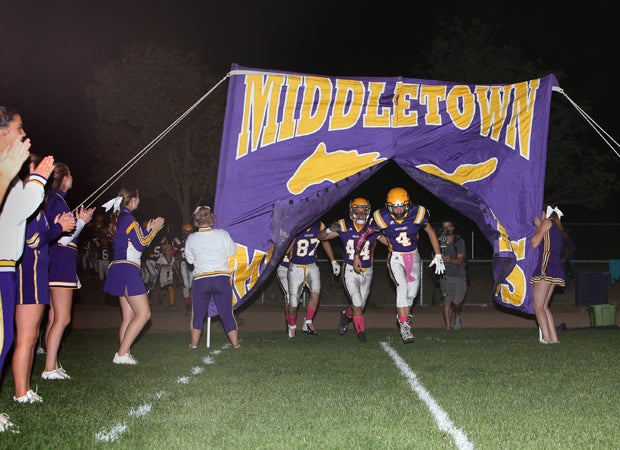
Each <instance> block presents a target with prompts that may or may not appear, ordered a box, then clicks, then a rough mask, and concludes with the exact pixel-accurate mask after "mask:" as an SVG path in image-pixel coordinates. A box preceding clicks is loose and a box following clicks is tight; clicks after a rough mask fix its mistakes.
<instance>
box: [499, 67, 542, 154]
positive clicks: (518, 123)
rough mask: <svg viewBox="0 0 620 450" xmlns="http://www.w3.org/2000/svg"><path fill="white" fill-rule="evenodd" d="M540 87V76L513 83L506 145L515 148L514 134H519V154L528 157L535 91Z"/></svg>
mask: <svg viewBox="0 0 620 450" xmlns="http://www.w3.org/2000/svg"><path fill="white" fill-rule="evenodd" d="M539 87H540V78H537V79H535V80H531V81H530V82H529V83H527V82H523V83H518V84H515V85H513V88H514V89H513V90H514V93H515V98H514V100H513V102H512V116H511V117H510V123H509V124H508V127H507V130H506V140H505V141H506V145H507V146H509V147H510V148H512V149H514V148H516V142H515V141H516V136H517V133H518V135H519V154H520V155H521V156H523V157H524V158H525V159H528V160H529V159H530V146H531V138H532V123H533V122H534V104H535V102H536V92H537V91H538V88H539ZM515 129H518V130H515Z"/></svg>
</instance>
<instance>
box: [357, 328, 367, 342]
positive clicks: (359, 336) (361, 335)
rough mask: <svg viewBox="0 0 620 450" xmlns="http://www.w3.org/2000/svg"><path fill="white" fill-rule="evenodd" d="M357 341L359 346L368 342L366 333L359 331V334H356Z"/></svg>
mask: <svg viewBox="0 0 620 450" xmlns="http://www.w3.org/2000/svg"><path fill="white" fill-rule="evenodd" d="M357 340H358V341H360V344H365V343H366V342H368V341H367V340H366V332H365V331H360V332H359V333H357Z"/></svg>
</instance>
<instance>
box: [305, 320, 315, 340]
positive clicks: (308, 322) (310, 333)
mask: <svg viewBox="0 0 620 450" xmlns="http://www.w3.org/2000/svg"><path fill="white" fill-rule="evenodd" d="M301 330H302V331H303V332H304V333H306V334H308V336H312V337H316V336H318V335H319V333H317V332H316V330H315V329H314V325H312V321H311V320H304V325H303V327H301Z"/></svg>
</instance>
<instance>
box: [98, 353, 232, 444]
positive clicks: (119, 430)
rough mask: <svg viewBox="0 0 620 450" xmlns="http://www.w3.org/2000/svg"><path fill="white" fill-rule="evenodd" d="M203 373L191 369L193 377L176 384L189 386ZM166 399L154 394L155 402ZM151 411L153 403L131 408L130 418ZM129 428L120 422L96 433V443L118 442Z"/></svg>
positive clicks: (206, 360) (207, 358)
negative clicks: (193, 378)
mask: <svg viewBox="0 0 620 450" xmlns="http://www.w3.org/2000/svg"><path fill="white" fill-rule="evenodd" d="M229 347H230V344H225V345H224V346H223V347H222V349H227V348H229ZM221 352H222V351H221V350H213V351H212V352H210V355H207V356H205V357H204V358H202V363H203V364H204V365H205V366H208V365H211V364H214V363H215V361H214V360H213V356H215V355H219V354H220V353H221ZM203 372H204V368H203V367H200V366H194V367H192V368H191V375H183V376H179V377H177V378H176V380H175V383H177V384H189V382H190V381H191V379H192V376H197V375H200V374H201V373H203ZM166 397H168V393H167V392H166V391H158V392H156V393H155V394H153V399H155V400H162V399H164V398H166ZM151 410H152V405H151V403H145V404H144V405H141V406H139V407H138V408H135V409H134V408H131V410H130V411H129V414H128V415H129V417H131V418H134V419H136V418H141V417H144V416H146V415H147V414H149V413H151ZM128 428H129V427H128V425H127V423H126V422H125V421H123V422H119V423H117V424H115V425H113V426H112V427H111V428H109V429H103V430H101V431H98V432H97V433H95V441H96V442H116V441H117V440H119V439H120V438H121V436H122V435H123V434H124V433H125V432H127V430H128Z"/></svg>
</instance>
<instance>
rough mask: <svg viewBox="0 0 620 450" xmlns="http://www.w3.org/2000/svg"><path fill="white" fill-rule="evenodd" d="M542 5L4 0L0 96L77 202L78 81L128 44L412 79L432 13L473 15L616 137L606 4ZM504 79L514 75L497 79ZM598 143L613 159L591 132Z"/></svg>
mask: <svg viewBox="0 0 620 450" xmlns="http://www.w3.org/2000/svg"><path fill="white" fill-rule="evenodd" d="M5 3H8V2H5ZM542 3H544V2H535V3H533V6H531V5H528V4H523V3H520V2H510V3H508V2H497V1H494V2H490V1H489V2H475V1H473V2H458V3H455V4H457V5H460V7H459V8H449V7H448V6H437V5H450V4H451V3H450V2H441V3H438V2H416V1H409V2H403V3H402V4H401V3H400V2H392V3H389V2H377V3H376V4H372V5H371V6H366V5H364V2H340V1H337V0H332V1H322V0H318V1H313V2H294V1H290V0H286V1H284V0H276V1H263V2H255V1H251V2H250V1H241V2H239V1H237V2H235V1H218V2H213V1H204V0H203V1H187V0H179V1H177V2H170V1H167V2H163V1H160V0H151V1H135V0H124V1H116V0H111V1H106V2H98V1H84V0H80V1H78V0H63V1H56V0H54V1H33V0H22V1H16V0H12V1H11V2H10V3H8V4H4V5H3V6H2V10H1V12H0V26H1V27H2V31H3V33H2V36H3V39H2V50H1V53H0V67H5V68H7V70H3V71H2V73H3V77H4V81H3V83H2V86H1V88H0V95H2V96H4V98H1V99H0V104H1V105H10V106H14V107H16V109H17V110H18V111H20V112H21V113H22V116H23V120H24V127H25V129H26V131H27V132H28V134H29V136H30V138H31V140H32V142H33V146H32V150H33V151H35V152H37V153H43V154H47V153H52V154H54V155H55V156H56V159H57V160H62V161H65V162H67V163H69V165H70V166H71V167H72V168H73V171H74V175H76V182H75V184H74V190H75V191H79V192H80V194H78V195H82V197H81V198H84V197H86V196H87V195H89V194H90V193H91V191H90V190H88V189H92V187H90V186H89V185H88V184H87V180H84V179H83V178H82V179H80V175H79V167H80V166H82V167H84V166H85V165H88V164H89V161H87V160H85V159H84V157H83V156H81V154H80V152H81V151H82V149H83V148H85V146H87V145H89V137H90V133H91V127H92V115H91V114H92V111H91V109H90V106H89V105H88V103H87V100H86V98H85V87H86V85H87V84H88V83H89V82H90V81H91V79H92V74H93V70H94V68H95V67H96V66H98V65H103V64H106V63H108V62H109V61H111V60H114V59H118V58H119V57H120V56H121V55H122V54H123V52H124V50H125V49H126V48H127V47H128V46H129V45H131V44H134V43H151V44H162V45H166V46H171V47H176V48H178V49H181V50H187V51H188V52H194V53H196V54H198V55H199V56H200V57H201V58H202V60H203V62H204V63H205V64H207V65H208V66H210V67H211V68H212V69H213V71H214V73H216V74H217V73H221V75H222V77H223V76H225V74H226V73H227V72H228V71H229V69H230V65H231V64H232V63H238V64H241V65H243V66H248V67H256V68H264V69H274V70H285V71H293V72H303V73H314V74H320V75H333V76H346V75H358V76H385V77H388V76H398V75H403V76H407V77H414V78H415V74H413V73H411V67H412V66H413V65H414V63H415V59H416V58H417V57H419V56H420V55H421V51H423V50H425V49H426V48H428V45H429V43H430V42H431V41H432V39H433V37H434V28H435V24H436V21H437V18H438V16H439V15H442V16H443V17H445V18H450V17H461V18H463V19H467V18H471V17H478V18H480V19H482V20H483V21H484V22H486V23H489V24H498V25H499V26H500V27H501V29H502V31H503V32H505V39H506V43H513V44H514V45H516V46H518V47H520V48H521V49H522V50H523V53H524V55H526V56H527V57H528V58H529V59H530V60H532V61H536V60H540V61H541V62H542V63H543V66H545V67H551V68H557V69H558V70H562V71H563V72H564V73H565V74H566V76H565V78H559V82H560V86H561V87H562V88H563V89H564V90H565V91H566V93H567V94H568V95H569V96H570V97H571V98H572V99H573V100H574V101H576V102H577V103H578V104H580V105H583V104H585V103H588V104H590V105H591V107H592V111H591V115H592V117H593V119H594V120H596V121H597V122H598V123H599V124H600V125H601V126H602V127H603V128H604V129H605V130H606V131H607V132H609V133H610V134H611V135H612V137H613V138H615V139H616V140H619V139H620V125H619V124H618V120H617V116H616V114H614V106H615V104H617V103H618V101H620V93H619V90H618V89H617V88H613V86H614V82H615V81H616V78H617V76H616V70H617V69H616V65H617V59H618V57H617V52H616V49H615V46H616V44H617V42H618V38H617V29H618V25H617V23H616V15H615V11H614V10H612V6H613V4H612V2H586V3H583V4H581V5H579V7H578V8H573V9H571V8H570V7H568V6H564V7H563V9H562V8H556V9H554V8H552V7H550V6H543V5H542ZM464 5H465V6H464ZM565 5H566V4H565ZM585 8H589V9H588V10H585ZM614 9H615V8H614ZM490 63H492V62H490ZM7 74H9V75H7ZM542 75H545V74H536V76H542ZM454 81H459V80H454ZM484 81H485V80H478V81H477V82H484ZM512 81H522V80H506V82H512ZM210 87H211V86H205V92H206V91H207V90H208V89H209V88H210ZM171 95H174V93H171ZM556 95H557V94H556ZM557 98H558V101H560V97H559V96H558V97H557ZM562 101H563V100H562ZM575 114H577V112H576V111H575ZM599 147H600V151H601V152H607V153H610V158H611V157H615V156H614V155H613V154H612V153H611V150H610V149H609V148H608V147H607V146H606V145H605V144H604V143H603V142H602V140H601V141H600V145H599ZM139 150H140V149H135V152H134V153H137V152H138V151H139ZM130 157H131V155H128V158H127V159H128V160H129V159H130ZM76 172H77V173H76ZM84 173H86V171H84ZM76 194H77V193H76ZM74 195H75V194H74ZM75 198H76V201H77V195H75Z"/></svg>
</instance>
